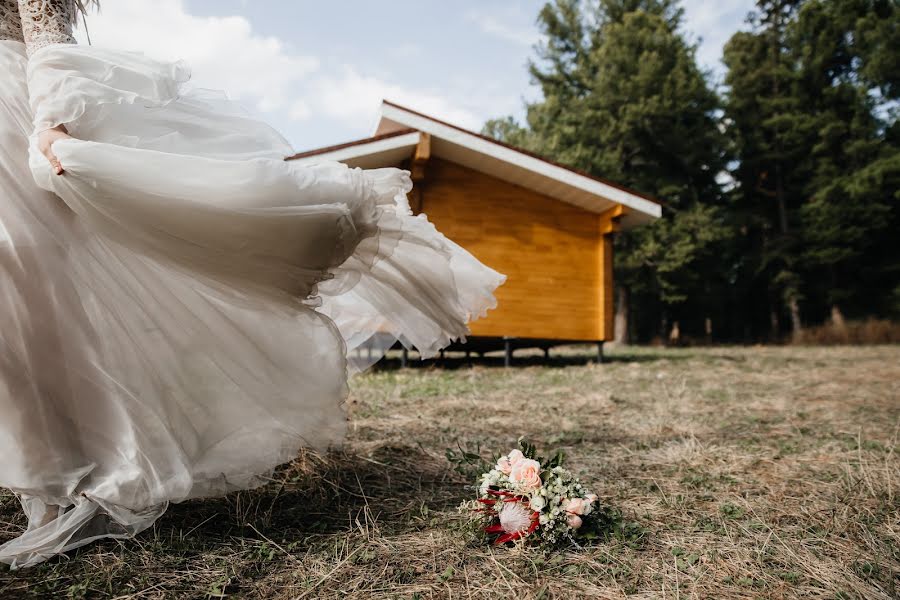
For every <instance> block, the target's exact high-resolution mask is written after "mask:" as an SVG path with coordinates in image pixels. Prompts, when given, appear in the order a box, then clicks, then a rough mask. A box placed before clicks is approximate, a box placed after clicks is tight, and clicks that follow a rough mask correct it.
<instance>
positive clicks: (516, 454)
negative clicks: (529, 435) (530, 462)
mask: <svg viewBox="0 0 900 600" xmlns="http://www.w3.org/2000/svg"><path fill="white" fill-rule="evenodd" d="M523 458H525V455H524V454H522V451H521V450H513V451H512V452H510V453H509V454H507V455H506V456H503V457H501V458H500V460H498V461H497V466H496V469H497V470H498V471H500V472H501V473H503V474H504V475H509V474H510V472H511V471H512V468H513V465H515V464H516V463H517V462H519V461H520V460H522V459H523Z"/></svg>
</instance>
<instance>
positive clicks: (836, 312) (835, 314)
mask: <svg viewBox="0 0 900 600" xmlns="http://www.w3.org/2000/svg"><path fill="white" fill-rule="evenodd" d="M831 325H832V326H833V327H834V328H835V329H838V330H840V331H844V330H846V329H847V322H846V321H845V320H844V313H843V312H841V307H840V306H838V305H837V303H835V304H832V305H831Z"/></svg>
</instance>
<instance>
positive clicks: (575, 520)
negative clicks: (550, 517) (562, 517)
mask: <svg viewBox="0 0 900 600" xmlns="http://www.w3.org/2000/svg"><path fill="white" fill-rule="evenodd" d="M566 523H567V524H568V525H569V527H571V528H572V529H578V528H579V527H581V517H579V516H578V515H573V514H569V515H568V516H567V517H566Z"/></svg>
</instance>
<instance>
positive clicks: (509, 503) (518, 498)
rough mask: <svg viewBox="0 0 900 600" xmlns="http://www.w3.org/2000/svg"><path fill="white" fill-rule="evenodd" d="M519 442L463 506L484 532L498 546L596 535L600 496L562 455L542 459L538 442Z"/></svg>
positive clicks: (483, 477) (553, 543) (481, 479)
mask: <svg viewBox="0 0 900 600" xmlns="http://www.w3.org/2000/svg"><path fill="white" fill-rule="evenodd" d="M519 446H520V447H519V449H516V450H513V451H512V452H510V453H509V454H507V455H505V456H501V457H500V459H499V460H498V461H497V464H496V465H495V466H494V468H492V469H491V470H490V471H488V472H487V473H484V474H482V475H481V476H480V477H479V481H478V483H479V486H478V490H479V497H478V499H477V500H476V501H474V502H469V503H466V504H464V505H463V507H464V508H465V509H466V510H470V511H474V512H475V513H477V514H478V515H479V517H480V519H481V520H482V523H481V524H482V526H483V531H484V532H485V533H486V534H488V535H489V536H491V537H494V544H496V545H501V544H505V543H507V542H513V541H515V540H519V539H523V540H525V541H526V542H528V543H535V544H537V545H542V546H559V545H561V544H564V543H577V539H578V538H590V537H595V532H596V530H597V525H598V523H595V522H594V521H595V519H594V517H593V515H594V514H595V511H596V510H597V508H598V507H597V496H595V495H594V494H592V493H590V491H589V490H587V489H586V488H585V487H584V486H583V485H582V484H581V482H580V481H579V480H578V478H577V477H575V475H573V474H572V472H571V471H569V470H568V469H565V468H563V466H562V461H563V455H562V453H557V454H556V455H555V456H554V457H553V458H551V459H549V460H543V459H541V458H540V457H538V456H537V455H536V452H535V448H534V446H532V445H530V444H527V443H524V442H520V443H519Z"/></svg>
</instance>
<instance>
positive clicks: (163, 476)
mask: <svg viewBox="0 0 900 600" xmlns="http://www.w3.org/2000/svg"><path fill="white" fill-rule="evenodd" d="M26 68H27V85H26ZM0 73H3V75H0V77H3V83H4V85H3V89H2V91H0V136H2V148H0V184H2V186H3V192H4V201H3V203H2V204H0V319H2V327H0V411H2V414H3V415H4V419H3V420H2V422H0V455H2V456H3V457H4V461H3V462H2V463H0V486H3V487H7V488H11V489H13V490H14V491H16V492H17V493H18V494H19V495H20V497H21V498H22V500H23V506H25V508H26V511H27V512H28V514H29V517H30V519H29V522H30V525H29V530H28V531H27V532H26V533H25V534H23V535H22V536H21V537H20V538H18V539H16V540H13V541H11V542H9V543H7V544H6V545H4V546H2V547H0V561H2V562H7V563H10V564H12V565H13V566H24V565H29V564H34V563H35V562H39V561H40V560H43V559H45V558H46V557H48V556H52V555H53V554H56V553H59V552H63V551H65V550H67V549H70V548H73V547H76V546H78V545H81V544H84V543H87V542H88V541H91V540H93V539H96V538H97V537H104V536H129V535H133V534H135V533H137V532H139V531H140V530H142V529H144V528H146V527H147V526H149V525H150V524H152V522H153V521H154V520H155V519H156V518H157V517H158V516H159V515H160V514H161V513H162V512H163V511H164V510H165V507H166V505H167V503H168V502H179V501H183V500H186V499H189V498H196V497H201V496H206V495H218V494H223V493H226V492H228V491H230V490H234V489H245V488H248V487H253V486H255V485H259V484H260V483H262V482H264V481H265V477H266V475H267V473H269V472H270V471H271V469H272V468H274V467H275V466H277V465H278V464H280V463H283V462H285V461H287V460H290V459H291V458H292V457H293V456H295V455H296V452H297V451H298V449H299V448H300V447H302V446H311V447H316V448H325V447H328V446H333V445H336V444H339V443H340V441H341V439H342V436H343V432H344V428H345V423H344V415H343V411H342V407H341V403H342V401H343V399H344V398H345V396H346V393H347V371H348V364H347V361H346V358H345V356H346V354H347V352H348V351H351V350H353V349H354V348H356V347H358V346H360V345H362V344H364V343H367V342H368V341H370V340H372V339H380V340H393V339H401V340H402V341H404V343H407V344H411V345H414V346H416V347H417V348H419V349H420V350H421V351H422V352H423V353H425V354H430V353H434V352H436V351H437V350H438V349H440V348H441V347H442V346H444V345H446V344H447V343H448V342H449V341H450V340H452V339H457V338H460V337H462V336H464V335H465V333H466V322H467V321H468V320H470V319H472V318H475V317H477V316H480V315H482V314H483V313H484V312H485V311H486V310H487V309H488V308H490V307H492V306H493V304H494V299H493V290H494V288H495V287H496V286H497V285H499V284H500V283H501V282H502V276H500V275H498V274H497V273H495V272H494V271H492V270H491V269H489V268H487V267H485V266H483V265H481V264H480V263H479V262H478V261H477V260H475V259H474V257H472V256H471V255H470V254H468V253H467V252H465V251H464V250H463V249H462V248H460V247H459V246H456V245H455V244H453V243H452V242H450V241H449V240H446V239H445V238H444V237H443V236H441V235H440V234H439V233H438V232H437V231H436V230H435V229H434V228H433V227H432V226H431V225H430V224H429V223H428V222H427V220H425V218H424V217H412V216H411V214H410V213H409V210H408V206H407V205H406V201H405V194H406V193H407V192H408V191H409V186H410V183H409V179H408V177H407V175H406V174H405V173H404V172H402V171H397V170H394V169H384V170H377V171H360V170H353V169H348V168H347V167H345V166H343V165H339V164H323V165H319V166H316V167H299V166H297V165H295V164H293V163H290V162H285V161H284V160H283V157H284V156H286V155H288V154H290V153H291V149H290V147H289V146H288V144H287V143H286V142H285V141H284V140H283V139H282V138H281V137H280V136H279V135H278V134H277V133H276V132H274V131H273V130H272V129H271V128H269V127H268V126H266V125H265V124H263V123H261V122H259V121H255V120H253V119H251V118H249V117H247V116H246V115H245V114H243V113H242V112H241V111H239V110H237V109H236V108H235V107H234V106H233V105H231V104H229V103H227V102H226V101H225V100H224V98H223V97H221V96H219V95H215V94H211V93H208V92H196V93H187V92H185V91H184V89H183V84H184V83H185V81H186V80H187V73H186V70H185V68H184V67H183V66H182V65H179V64H175V65H171V64H163V63H158V62H155V61H152V60H149V59H146V58H144V57H141V56H139V55H133V54H129V53H120V52H112V51H103V50H98V49H94V48H79V47H73V46H52V47H48V48H44V49H42V50H39V51H38V52H37V53H35V55H34V56H33V57H32V59H31V61H30V62H29V63H26V60H25V57H24V46H23V45H22V44H18V43H14V42H0ZM29 87H30V90H29ZM29 91H30V94H29ZM29 98H30V104H29ZM32 121H33V122H34V123H35V124H36V125H37V129H35V128H34V125H33V124H32ZM60 123H62V124H65V125H66V126H67V127H68V128H69V130H70V131H71V132H72V134H73V135H74V136H75V137H76V138H78V139H75V140H67V141H62V142H59V143H57V144H56V145H55V146H54V150H55V152H56V154H57V156H58V157H59V158H60V161H61V163H62V165H63V167H64V168H65V170H66V173H65V175H63V176H56V175H55V174H53V173H52V171H51V169H50V167H49V165H48V164H47V162H46V160H45V159H44V158H43V157H42V156H41V155H40V154H39V153H38V152H37V151H36V148H35V147H34V138H33V137H32V143H31V151H30V161H29V160H28V158H27V157H28V155H29V148H28V146H29V143H28V136H29V135H30V134H32V132H34V131H36V130H40V129H42V128H46V127H49V126H53V125H56V124H60ZM29 163H30V168H29ZM35 182H37V185H35ZM38 186H39V187H38ZM40 188H43V189H40ZM55 505H59V506H62V507H65V508H63V509H58V508H55V507H54V506H55ZM48 510H50V511H54V514H55V513H56V512H59V513H60V514H59V516H58V517H57V518H56V519H55V520H53V521H52V522H51V523H50V524H49V525H44V526H39V524H40V523H41V522H43V520H44V517H45V512H46V511H48Z"/></svg>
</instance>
